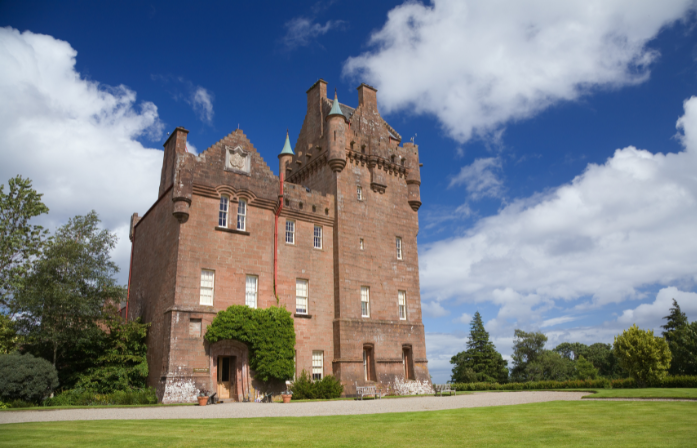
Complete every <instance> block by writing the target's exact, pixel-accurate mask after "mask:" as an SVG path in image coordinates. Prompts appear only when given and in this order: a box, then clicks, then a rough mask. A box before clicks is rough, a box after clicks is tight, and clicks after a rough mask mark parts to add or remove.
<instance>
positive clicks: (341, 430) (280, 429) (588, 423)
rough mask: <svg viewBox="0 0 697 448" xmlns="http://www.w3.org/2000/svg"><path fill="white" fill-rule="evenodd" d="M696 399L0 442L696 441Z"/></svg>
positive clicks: (85, 431) (198, 424)
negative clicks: (690, 400)
mask: <svg viewBox="0 0 697 448" xmlns="http://www.w3.org/2000/svg"><path fill="white" fill-rule="evenodd" d="M696 421H697V404H696V403H685V402H599V401H595V402H593V401H585V402H561V401H560V402H549V403H536V404H527V405H518V406H499V407H487V408H473V409H457V410H451V411H434V412H413V413H401V414H373V415H353V416H332V417H297V418H296V417H293V418H254V419H226V420H139V421H133V420H131V421H128V420H123V421H113V420H112V421H91V422H55V423H22V424H13V425H2V426H0V446H13V447H20V446H34V447H36V446H40V447H43V446H118V447H121V446H233V445H234V446H276V445H278V446H297V447H303V448H305V447H308V446H312V447H316V446H332V447H354V446H380V447H391V446H394V447H400V448H403V447H405V446H424V447H429V446H437V447H449V446H452V447H463V446H477V447H479V446H516V447H527V446H565V447H576V446H584V447H585V446H602V447H606V446H612V447H613V448H616V447H623V446H626V447H637V446H650V447H658V446H676V447H685V446H695V445H696V444H697V425H695V424H694V423H695V422H696Z"/></svg>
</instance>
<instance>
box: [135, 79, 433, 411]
mask: <svg viewBox="0 0 697 448" xmlns="http://www.w3.org/2000/svg"><path fill="white" fill-rule="evenodd" d="M376 94H377V91H376V90H375V89H374V88H372V87H370V86H368V85H366V84H361V85H360V86H359V87H358V107H356V108H355V109H354V108H352V107H349V106H346V105H343V104H340V103H339V101H338V99H337V97H336V93H335V94H334V100H333V102H332V101H330V100H329V98H327V84H326V82H325V81H323V80H319V81H317V82H316V83H315V84H314V85H313V86H312V87H311V88H310V89H309V90H308V91H307V113H306V116H305V120H304V123H303V127H302V129H301V131H300V134H299V137H298V140H297V143H296V145H295V151H293V149H292V148H291V146H290V142H289V140H288V138H287V137H286V144H285V146H284V148H283V150H282V151H281V153H280V154H279V156H278V158H279V176H278V177H277V176H275V175H274V174H273V173H272V172H271V170H270V169H269V167H268V166H267V165H266V163H265V162H264V161H263V159H262V158H261V157H260V156H259V154H258V152H257V151H256V149H255V148H254V147H253V145H252V143H251V142H250V141H249V140H248V139H247V137H246V136H245V135H244V134H243V133H242V131H240V130H237V131H235V132H233V133H231V134H229V135H228V136H226V137H225V138H224V139H222V140H220V141H219V142H217V143H216V144H214V145H213V146H211V147H210V148H208V149H207V150H206V151H204V152H202V153H201V154H199V155H198V156H197V155H194V154H190V153H188V152H187V151H186V136H187V133H188V131H186V130H185V129H183V128H176V129H175V131H174V132H173V133H172V135H171V136H170V138H169V139H168V140H167V142H166V143H165V153H164V159H163V166H162V174H161V182H160V191H159V198H158V200H157V202H156V203H155V204H154V205H153V206H152V207H151V208H150V210H148V211H147V213H145V215H143V216H142V217H139V216H138V215H137V214H135V215H134V216H133V219H132V225H131V241H132V242H133V254H132V262H131V281H130V284H129V301H128V316H129V318H131V319H133V318H137V317H141V318H143V320H144V321H146V322H151V323H152V327H151V330H150V332H149V335H148V363H149V367H150V377H149V380H148V381H149V384H150V385H152V386H153V387H156V388H157V389H158V394H159V396H160V398H161V400H162V401H164V402H181V401H194V397H193V394H194V393H195V392H196V391H197V390H199V389H205V390H209V391H216V392H218V394H219V396H221V397H223V398H227V397H229V398H230V399H233V400H240V401H241V400H243V399H254V398H255V396H257V395H258V393H259V389H260V388H261V387H262V386H261V385H260V384H258V383H257V382H256V381H255V380H254V372H253V371H251V370H250V369H249V365H248V362H247V359H248V353H247V347H246V346H245V345H244V344H242V343H240V342H238V341H232V340H231V341H219V342H216V343H214V344H210V343H208V342H206V341H205V340H204V339H203V335H204V334H205V329H206V326H207V325H208V324H210V322H211V321H212V319H213V318H214V317H215V314H216V313H217V312H218V311H220V310H224V309H226V308H227V307H228V306H230V305H233V304H238V305H244V304H247V305H248V306H254V307H261V308H264V307H268V306H272V305H276V296H278V298H279V301H280V304H281V306H285V307H286V308H287V309H288V310H290V311H291V313H293V317H294V320H295V332H296V372H297V374H300V372H301V371H302V370H305V371H306V372H308V373H309V374H310V375H312V377H313V378H315V379H319V378H322V377H323V376H325V375H329V374H332V375H334V376H336V377H337V378H338V379H339V380H340V381H341V382H342V383H343V385H344V391H345V393H346V394H347V395H352V394H354V393H355V390H356V389H355V387H356V386H362V385H366V384H375V383H382V384H383V385H387V384H388V383H389V384H391V385H393V386H394V385H395V384H398V385H399V386H400V387H401V388H402V390H403V391H404V390H406V389H410V388H411V389H412V390H417V389H419V388H420V387H423V386H424V385H428V384H430V379H429V374H428V367H427V360H426V347H425V335H424V327H423V324H422V319H421V299H420V294H419V266H418V254H417V243H416V236H417V233H418V226H419V223H418V213H417V211H418V209H419V206H420V205H421V202H420V194H419V188H420V175H419V156H418V147H417V146H416V145H415V144H413V143H404V144H403V145H402V146H400V143H401V140H402V138H401V136H400V135H399V134H398V133H397V132H396V131H395V130H394V129H393V128H392V127H390V126H389V125H388V124H387V123H386V122H385V121H384V120H383V119H382V117H381V116H380V114H379V112H378V109H377V100H376ZM427 387H428V386H427Z"/></svg>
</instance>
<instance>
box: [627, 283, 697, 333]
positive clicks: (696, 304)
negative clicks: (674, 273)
mask: <svg viewBox="0 0 697 448" xmlns="http://www.w3.org/2000/svg"><path fill="white" fill-rule="evenodd" d="M673 299H675V300H676V301H677V302H678V305H679V306H680V309H681V311H682V312H683V313H685V314H687V316H688V319H689V320H690V321H693V320H697V293H694V292H685V291H680V290H679V289H678V288H676V287H674V286H671V287H669V288H663V289H661V290H660V291H659V292H658V294H656V300H654V301H653V303H644V304H641V305H639V306H638V307H636V308H634V309H630V310H624V312H623V313H622V315H621V316H620V317H618V318H617V322H618V323H620V324H622V325H623V326H624V327H625V328H628V327H631V326H632V325H633V324H637V326H639V327H642V326H646V327H648V328H658V327H660V326H661V325H663V324H665V320H664V319H663V318H664V317H665V316H667V315H668V313H669V312H670V308H671V307H672V306H673Z"/></svg>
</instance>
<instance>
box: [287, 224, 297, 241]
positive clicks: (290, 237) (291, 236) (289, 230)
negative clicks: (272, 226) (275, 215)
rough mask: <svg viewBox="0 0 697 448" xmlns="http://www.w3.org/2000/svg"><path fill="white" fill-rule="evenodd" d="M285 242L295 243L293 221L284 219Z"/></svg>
mask: <svg viewBox="0 0 697 448" xmlns="http://www.w3.org/2000/svg"><path fill="white" fill-rule="evenodd" d="M286 243H288V244H295V221H286Z"/></svg>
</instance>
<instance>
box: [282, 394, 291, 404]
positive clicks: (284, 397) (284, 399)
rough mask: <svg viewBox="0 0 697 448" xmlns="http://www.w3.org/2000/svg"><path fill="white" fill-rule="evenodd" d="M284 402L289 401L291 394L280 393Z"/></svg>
mask: <svg viewBox="0 0 697 448" xmlns="http://www.w3.org/2000/svg"><path fill="white" fill-rule="evenodd" d="M281 397H282V398H283V402H284V403H290V399H291V398H293V396H292V395H286V394H281Z"/></svg>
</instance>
